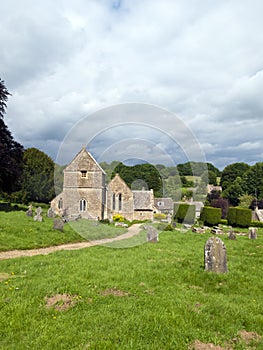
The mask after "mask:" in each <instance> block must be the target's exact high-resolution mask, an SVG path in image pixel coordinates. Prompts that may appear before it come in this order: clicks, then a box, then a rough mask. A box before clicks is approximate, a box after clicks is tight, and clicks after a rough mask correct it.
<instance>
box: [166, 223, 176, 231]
mask: <svg viewBox="0 0 263 350" xmlns="http://www.w3.org/2000/svg"><path fill="white" fill-rule="evenodd" d="M173 230H174V228H173V226H172V225H171V224H168V225H167V226H166V227H165V228H164V231H173Z"/></svg>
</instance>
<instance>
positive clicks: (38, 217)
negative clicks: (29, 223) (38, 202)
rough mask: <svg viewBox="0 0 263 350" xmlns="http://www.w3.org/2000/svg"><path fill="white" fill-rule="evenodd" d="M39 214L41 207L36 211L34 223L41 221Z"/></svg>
mask: <svg viewBox="0 0 263 350" xmlns="http://www.w3.org/2000/svg"><path fill="white" fill-rule="evenodd" d="M41 213H42V208H41V207H38V208H37V209H36V215H35V216H34V221H40V222H41V221H43V218H42V216H41Z"/></svg>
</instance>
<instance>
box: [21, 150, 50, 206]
mask: <svg viewBox="0 0 263 350" xmlns="http://www.w3.org/2000/svg"><path fill="white" fill-rule="evenodd" d="M23 161H24V166H23V174H22V181H21V187H22V191H23V192H24V193H25V192H26V193H27V199H28V200H29V201H36V202H44V203H48V202H49V201H50V200H51V199H52V198H53V197H54V196H55V191H54V166H55V165H54V162H53V160H52V159H51V158H50V157H49V156H48V155H46V154H45V153H44V152H41V151H40V150H38V149H36V148H28V149H26V150H25V152H24V157H23Z"/></svg>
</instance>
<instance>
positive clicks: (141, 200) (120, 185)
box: [51, 148, 154, 221]
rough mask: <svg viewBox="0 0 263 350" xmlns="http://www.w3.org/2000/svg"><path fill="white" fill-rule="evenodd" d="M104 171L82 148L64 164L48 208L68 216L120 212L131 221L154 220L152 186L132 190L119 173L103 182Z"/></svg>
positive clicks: (108, 215) (107, 214)
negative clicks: (58, 189)
mask: <svg viewBox="0 0 263 350" xmlns="http://www.w3.org/2000/svg"><path fill="white" fill-rule="evenodd" d="M105 175H106V174H105V172H104V170H103V169H102V168H101V167H100V165H99V164H98V163H97V162H96V160H95V159H94V158H93V157H92V155H91V154H90V153H89V152H88V151H87V150H86V149H85V148H83V149H82V150H81V151H80V152H79V153H78V154H77V155H76V156H75V158H74V159H73V160H72V161H71V162H70V164H69V165H68V166H67V167H66V168H65V170H64V183H63V191H62V193H60V194H59V195H58V196H56V198H54V199H53V200H52V201H51V208H52V209H53V210H54V212H55V213H56V214H59V215H65V216H66V217H68V218H69V219H71V218H74V217H78V216H81V217H82V218H86V219H97V218H100V219H105V218H111V217H112V216H113V215H114V214H116V213H119V214H121V215H123V216H124V217H125V218H126V219H127V220H130V221H132V220H153V208H154V195H153V190H150V191H148V190H147V191H146V190H141V191H132V190H131V189H130V188H129V186H128V185H127V184H126V183H125V182H124V181H123V180H122V178H121V177H120V176H119V175H118V174H116V175H115V177H114V178H113V179H112V180H111V181H110V183H109V184H108V186H106V183H105V177H106V176H105Z"/></svg>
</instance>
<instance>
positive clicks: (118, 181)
mask: <svg viewBox="0 0 263 350" xmlns="http://www.w3.org/2000/svg"><path fill="white" fill-rule="evenodd" d="M116 188H117V189H118V190H119V191H123V190H125V191H130V192H131V189H130V187H129V186H128V185H127V184H126V182H125V181H124V180H123V179H122V178H121V177H120V175H119V174H118V173H116V174H115V176H114V178H113V179H112V180H111V181H110V182H109V184H108V189H109V190H110V191H116Z"/></svg>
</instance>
